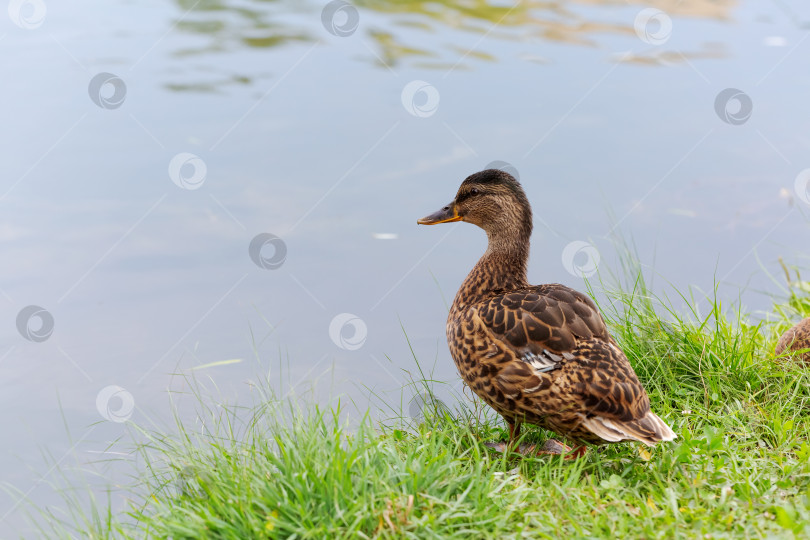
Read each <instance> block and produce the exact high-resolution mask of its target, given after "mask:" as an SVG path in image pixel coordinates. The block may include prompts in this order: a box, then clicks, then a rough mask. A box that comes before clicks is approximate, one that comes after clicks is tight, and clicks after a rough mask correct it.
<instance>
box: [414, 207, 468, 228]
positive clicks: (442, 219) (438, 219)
mask: <svg viewBox="0 0 810 540" xmlns="http://www.w3.org/2000/svg"><path fill="white" fill-rule="evenodd" d="M452 221H461V216H460V215H458V210H457V209H456V203H455V202H451V203H450V204H448V205H447V206H445V207H444V208H442V209H441V210H439V211H437V212H433V213H432V214H430V215H429V216H425V217H423V218H422V219H419V220H417V221H416V223H417V224H418V225H437V224H439V223H450V222H452Z"/></svg>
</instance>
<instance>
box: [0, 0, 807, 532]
mask: <svg viewBox="0 0 810 540" xmlns="http://www.w3.org/2000/svg"><path fill="white" fill-rule="evenodd" d="M458 4H459V5H458V6H457V5H455V3H453V2H435V1H433V2H426V1H425V2H423V1H410V2H387V1H382V0H380V1H363V2H358V3H357V4H356V5H357V9H356V10H355V9H354V8H347V7H342V8H340V9H337V8H339V7H340V6H336V5H332V6H331V8H332V10H331V11H329V10H328V9H327V11H326V12H324V11H323V9H324V6H325V5H326V2H306V3H302V2H297V1H278V2H271V1H255V0H242V1H238V2H237V1H233V2H230V1H219V0H203V1H201V2H199V1H198V2H192V1H189V0H184V1H178V2H169V1H162V2H158V1H144V2H137V3H136V2H131V1H123V0H120V1H117V2H115V1H112V2H106V3H105V4H104V5H103V6H101V5H99V4H98V3H91V2H87V1H85V0H80V1H77V2H73V3H72V4H71V6H70V7H69V8H68V6H67V5H61V4H58V3H56V2H47V1H46V2H45V3H42V2H41V1H36V2H34V1H32V0H28V1H16V2H11V6H10V8H9V17H2V19H3V20H2V22H0V51H2V55H3V59H4V61H3V63H2V67H0V75H1V76H2V80H3V85H2V86H1V87H0V96H2V103H3V124H4V127H3V129H2V130H0V147H2V149H3V156H4V159H3V160H2V171H3V174H2V176H0V215H1V216H2V218H0V239H2V245H3V254H2V260H3V264H2V265H0V305H2V321H0V374H2V376H0V429H1V430H2V433H3V435H2V442H3V444H2V450H1V452H2V454H0V455H2V460H1V461H2V462H0V478H2V480H3V481H4V482H5V483H7V484H9V485H11V486H14V488H16V489H17V490H19V491H20V492H21V493H23V494H25V495H26V497H27V498H29V499H31V500H33V501H34V502H36V503H37V504H39V505H51V506H52V507H53V508H58V507H59V506H60V504H59V500H60V499H59V497H58V495H57V494H55V493H54V491H53V489H52V488H51V486H50V482H53V481H56V480H58V479H59V478H60V477H61V475H63V474H64V475H67V476H68V477H69V478H71V479H74V480H77V481H78V479H81V478H82V476H83V475H84V476H88V475H87V474H85V473H82V472H74V471H96V472H97V473H99V474H101V475H103V476H107V477H109V478H111V479H112V480H111V481H112V482H113V483H116V482H125V481H126V478H125V472H123V471H124V469H125V468H122V467H123V465H122V464H120V463H119V464H116V463H108V462H101V463H100V461H102V460H106V459H108V458H110V457H113V458H114V457H123V458H124V462H123V463H124V464H125V463H127V458H126V456H121V455H119V454H116V452H126V450H127V449H128V441H129V440H130V439H129V435H128V433H129V431H128V428H127V425H128V424H127V422H123V420H129V421H131V422H135V423H139V424H142V425H147V426H150V425H158V426H160V425H163V424H166V423H167V421H168V419H169V418H170V416H171V413H170V411H171V403H170V397H169V393H168V392H167V389H174V390H179V391H182V390H184V389H185V385H184V384H183V382H182V379H181V377H180V376H178V375H177V374H181V375H186V376H188V375H194V376H196V377H198V378H199V379H200V380H203V381H205V384H206V385H208V387H209V388H211V389H212V393H214V394H215V395H216V396H218V397H219V398H220V399H222V400H228V401H231V402H233V401H235V400H237V399H238V400H240V401H243V400H249V399H250V396H251V395H252V394H255V392H252V390H251V386H250V384H249V381H251V380H255V379H257V378H259V377H261V375H262V374H263V373H268V372H270V373H272V376H271V380H273V381H275V382H274V383H273V384H274V385H275V388H276V391H277V392H278V393H279V394H280V395H287V394H288V393H290V392H295V393H296V394H302V393H306V392H307V389H308V388H311V386H312V384H313V381H315V380H319V379H320V380H321V382H320V383H319V384H318V388H319V391H318V392H317V394H316V398H317V399H318V400H320V401H321V402H327V401H329V399H333V398H337V397H340V396H343V397H344V400H345V398H347V397H349V398H352V399H354V401H355V403H356V404H357V406H358V407H359V408H360V409H362V408H364V407H366V406H367V405H368V404H369V402H370V400H369V398H368V396H369V392H370V390H373V391H374V392H375V393H377V394H378V395H380V396H382V397H383V398H384V399H388V398H389V397H390V399H391V401H392V402H397V403H398V402H399V398H400V395H401V392H400V389H401V387H402V386H403V384H404V383H405V381H406V375H405V373H404V372H403V370H411V371H412V370H414V369H415V364H414V361H413V359H412V357H411V354H410V351H409V349H408V343H407V341H406V339H405V335H404V333H403V330H402V328H401V326H400V325H402V327H404V329H405V331H406V332H407V334H408V337H409V338H410V340H411V343H412V345H413V347H414V350H415V352H416V354H417V355H418V356H419V358H420V359H421V360H422V361H423V362H424V363H426V364H427V365H428V366H430V365H433V364H434V362H435V376H436V377H437V378H438V379H442V380H446V381H448V382H450V383H455V381H457V377H456V374H455V368H454V367H453V366H452V363H451V361H450V359H449V354H448V352H447V349H446V345H445V342H444V339H445V338H444V320H445V315H446V302H449V301H450V299H451V298H452V295H453V294H454V293H455V289H456V288H457V286H458V284H459V283H460V281H461V280H462V279H463V277H464V275H465V274H466V272H467V271H468V270H469V268H470V267H471V266H472V265H473V264H474V262H475V261H476V260H477V258H478V256H479V255H480V254H481V252H482V250H483V249H484V246H485V237H484V235H483V233H482V232H481V231H479V230H477V229H475V228H474V227H472V226H469V225H465V224H453V225H447V226H442V227H434V228H425V227H417V226H416V225H415V221H416V219H417V218H418V217H421V216H423V215H425V214H427V213H429V212H432V211H433V210H436V209H437V208H438V207H440V206H442V205H443V204H445V203H446V202H448V201H449V200H450V199H451V198H452V197H453V195H454V193H455V190H456V188H457V187H458V184H459V183H460V181H461V180H462V179H463V178H464V177H465V176H467V175H468V174H470V173H472V172H475V171H477V170H480V169H482V168H484V167H485V166H486V165H487V164H489V163H491V162H493V161H496V160H500V161H505V162H508V163H509V164H511V165H512V166H513V167H514V168H515V169H516V170H517V171H518V172H519V175H520V178H521V181H522V183H523V184H524V186H525V188H526V191H527V193H528V196H529V198H530V200H531V201H532V204H533V206H534V210H535V215H536V216H537V220H536V228H535V235H534V244H533V250H532V264H531V269H530V276H531V278H532V279H533V280H534V281H536V282H549V281H561V282H565V283H567V284H570V285H572V286H576V287H583V286H584V281H583V279H582V275H581V274H582V273H583V272H585V273H590V271H591V270H594V269H595V267H597V266H598V267H599V268H600V269H602V270H606V269H610V268H615V267H616V249H615V247H614V244H613V243H612V240H611V238H612V237H614V236H615V235H617V234H620V235H622V236H623V237H624V238H627V239H632V241H633V242H634V243H635V245H636V248H637V251H638V254H639V257H640V260H641V262H642V263H643V264H644V265H645V266H646V267H647V269H648V271H649V275H650V276H654V279H655V283H656V284H657V285H659V287H658V290H660V291H665V290H666V287H665V286H666V284H667V283H671V284H673V285H675V286H676V287H679V288H682V289H683V288H686V287H688V286H690V285H694V286H696V287H699V288H700V289H702V290H711V288H712V286H713V283H714V282H715V281H719V282H721V283H722V286H721V288H720V295H721V297H723V298H724V299H726V300H727V301H729V302H731V301H736V300H737V299H738V298H739V297H740V296H741V295H742V300H743V302H744V303H745V304H746V305H747V306H748V307H750V309H751V310H752V311H756V312H757V313H760V314H761V313H762V312H763V311H765V310H767V309H768V306H769V302H770V300H769V296H768V295H770V294H779V293H780V288H779V282H780V280H782V278H781V275H780V274H779V272H780V270H779V265H778V262H777V259H778V257H779V256H782V257H783V258H784V259H785V261H786V262H787V263H788V264H793V265H798V266H803V267H805V268H806V267H807V266H808V249H807V237H808V223H809V222H808V219H807V216H808V210H810V195H808V191H807V189H806V188H807V179H806V177H805V176H802V175H801V174H800V173H801V172H802V171H803V170H805V169H808V168H810V133H809V132H808V129H807V126H808V113H810V106H808V104H807V95H808V91H810V71H808V69H807V66H808V63H807V59H808V55H810V40H808V39H807V37H808V28H810V6H807V5H805V3H804V2H799V1H798V0H782V1H781V2H779V3H777V2H766V1H758V2H755V1H753V0H751V1H733V0H726V1H709V0H684V1H682V2H677V3H673V2H663V1H661V2H625V1H623V0H622V1H620V0H615V1H613V0H607V1H603V2H594V1H585V0H582V1H581V2H579V1H570V2H563V1H560V2H534V1H524V2H521V3H517V4H515V3H514V2H511V1H497V2H496V1H490V2H486V1H476V2H463V3H458ZM462 6H463V7H462ZM18 8H19V9H18ZM43 8H44V11H43ZM648 8H660V9H664V10H666V11H667V12H666V13H660V12H657V11H648V12H643V11H642V10H644V9H648ZM324 21H325V22H324ZM325 23H326V24H325ZM26 27H27V28H26ZM328 30H331V32H330V31H328ZM335 34H337V35H335ZM341 34H344V35H341ZM104 74H106V75H104ZM726 89H736V91H735V90H731V91H727V92H725V93H723V91H725V90H726ZM808 176H810V174H808ZM797 188H798V190H797ZM576 242H578V243H576ZM251 245H252V246H253V247H252V248H251V247H250V246H251ZM262 245H264V247H263V248H262ZM596 253H598V254H599V255H598V258H599V262H598V265H597V264H596V263H597V261H596V257H597V255H596ZM262 266H264V268H263V267H262ZM578 269H579V270H578ZM769 274H773V275H775V276H776V278H775V280H776V281H774V280H772V279H771V278H770V277H769ZM741 289H742V290H743V292H742V293H741V292H740V291H741ZM27 306H39V307H41V308H42V310H44V311H41V310H37V309H36V308H31V309H29V310H27V311H26V310H25V308H26V307H27ZM51 321H52V323H51ZM51 330H52V332H51ZM23 334H26V335H27V338H26V337H25V336H23ZM212 363H218V365H214V366H209V364H212ZM206 366H207V367H206ZM192 368H198V369H195V370H192ZM282 368H283V369H282ZM176 399H178V398H177V397H176ZM179 399H180V400H181V401H182V398H179ZM192 421H193V417H192ZM104 452H108V454H105V453H104ZM88 481H89V480H88ZM94 482H96V483H97V481H94ZM101 483H102V484H103V483H104V482H101ZM124 496H125V493H120V492H116V493H115V494H114V495H113V500H114V503H115V504H116V505H118V506H120V505H121V502H122V501H123V500H124ZM17 500H18V498H17V497H14V496H9V495H7V494H5V493H3V494H0V536H2V537H16V536H19V535H25V534H31V533H30V531H29V529H27V528H26V526H25V525H24V520H23V516H22V513H23V510H24V509H25V508H26V505H24V504H23V505H18V504H17Z"/></svg>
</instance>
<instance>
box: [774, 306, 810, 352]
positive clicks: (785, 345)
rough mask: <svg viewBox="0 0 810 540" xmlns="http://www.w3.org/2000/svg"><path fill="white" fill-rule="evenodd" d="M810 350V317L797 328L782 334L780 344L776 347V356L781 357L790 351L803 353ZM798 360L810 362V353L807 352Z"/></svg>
mask: <svg viewBox="0 0 810 540" xmlns="http://www.w3.org/2000/svg"><path fill="white" fill-rule="evenodd" d="M804 349H810V317H808V318H806V319H804V320H802V321H801V322H799V323H798V324H797V325H796V326H794V327H793V328H791V329H790V330H788V331H787V332H785V333H784V334H782V337H780V338H779V343H777V345H776V351H775V352H776V356H781V355H783V354H785V353H786V352H788V351H801V350H804ZM797 358H799V359H801V360H803V361H805V362H810V351H805V352H803V353H801V354H799V355H797Z"/></svg>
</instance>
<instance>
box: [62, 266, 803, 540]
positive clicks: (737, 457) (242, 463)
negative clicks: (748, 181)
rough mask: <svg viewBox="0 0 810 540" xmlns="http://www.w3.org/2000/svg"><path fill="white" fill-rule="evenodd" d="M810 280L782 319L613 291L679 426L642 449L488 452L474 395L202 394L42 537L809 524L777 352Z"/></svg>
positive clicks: (796, 416)
mask: <svg viewBox="0 0 810 540" xmlns="http://www.w3.org/2000/svg"><path fill="white" fill-rule="evenodd" d="M805 286H806V284H803V283H802V282H801V281H800V280H799V281H797V282H795V283H793V284H792V287H791V289H790V297H789V298H788V300H787V301H786V302H784V303H782V304H780V305H779V306H776V308H775V312H776V313H777V320H775V321H771V322H761V323H757V324H755V323H752V322H750V321H749V320H748V319H747V318H746V317H745V316H743V315H742V314H741V313H740V311H739V310H735V309H729V310H727V311H724V310H723V309H722V308H721V304H720V302H719V301H717V300H715V299H712V298H708V299H705V298H704V299H695V298H692V297H688V296H681V297H680V298H678V299H677V301H678V303H679V304H684V305H688V306H693V307H692V308H689V309H688V310H687V314H686V315H683V314H682V313H679V312H678V311H677V310H675V309H673V308H672V307H670V306H671V304H670V303H668V302H662V301H659V300H655V299H653V298H651V296H650V292H649V291H648V290H647V288H646V286H645V284H644V282H643V281H642V280H641V279H638V280H636V281H635V282H632V283H629V284H627V285H626V286H624V287H622V289H621V290H616V291H613V292H608V293H607V300H603V302H602V304H603V305H602V306H601V307H602V309H603V311H604V314H605V317H606V318H607V319H608V321H609V324H610V326H611V330H612V332H613V334H614V336H615V337H616V339H617V341H618V342H619V343H620V345H621V346H622V347H623V348H624V350H625V352H626V353H627V355H628V357H629V359H630V361H631V363H632V364H633V366H634V367H635V369H636V372H637V373H638V375H639V377H640V378H641V379H642V381H643V382H644V383H645V385H646V388H647V390H648V392H649V394H650V399H651V401H652V403H653V409H654V410H655V411H656V412H657V413H658V414H659V415H660V416H661V417H662V418H664V419H665V420H666V421H667V422H668V423H669V424H670V425H671V426H672V427H673V429H674V430H675V432H676V433H677V434H678V439H677V440H676V441H675V442H672V443H667V444H663V445H659V446H657V447H655V448H654V449H651V450H650V451H649V452H647V451H644V450H642V449H640V447H639V446H638V445H636V444H630V443H624V444H618V445H612V446H610V447H606V448H604V449H601V450H593V449H591V450H590V451H589V452H588V454H587V456H586V457H585V458H583V459H581V460H577V461H573V462H572V461H564V460H562V459H561V458H558V457H554V458H549V457H542V458H531V457H519V456H514V455H513V456H504V455H500V454H495V453H493V452H492V451H490V450H489V449H488V448H486V447H485V446H484V444H483V443H484V442H486V441H494V440H499V439H503V438H504V437H505V433H504V429H503V427H502V424H501V423H499V422H498V421H497V419H496V418H495V417H494V416H493V415H492V414H490V413H488V412H487V410H486V408H482V407H481V405H480V403H478V402H474V401H473V402H470V401H469V400H467V401H465V402H462V403H463V404H462V406H461V407H460V409H458V410H456V411H455V412H454V413H452V414H437V415H431V416H430V417H429V418H428V419H427V420H425V421H424V422H422V423H421V424H419V425H411V426H410V427H408V426H407V425H406V424H404V423H403V422H401V421H397V420H396V419H394V420H392V421H390V422H386V423H384V425H380V424H379V423H375V422H372V421H371V420H370V419H369V418H368V417H366V418H364V419H363V420H362V421H360V422H355V423H354V425H353V426H352V427H348V424H347V423H346V421H345V415H344V414H343V413H342V411H341V410H340V409H339V408H338V409H336V410H328V411H319V410H317V409H316V410H310V411H309V412H308V413H306V414H304V413H302V412H301V411H300V410H297V409H296V408H295V407H294V406H292V405H290V404H289V403H283V402H278V401H276V400H274V399H273V398H272V396H267V397H266V398H265V399H264V400H263V404H262V405H261V406H260V407H259V408H257V409H255V410H252V411H245V410H229V409H225V408H222V407H216V406H212V407H210V408H206V409H205V412H206V414H207V415H208V416H209V422H208V424H209V425H210V426H212V427H211V428H210V429H212V430H213V431H209V432H207V434H206V435H200V434H199V433H197V434H193V433H192V430H191V429H189V430H186V429H183V428H182V426H180V427H181V432H180V435H179V436H166V435H161V434H156V433H144V436H146V437H147V438H148V442H147V443H146V444H144V445H142V446H141V447H140V448H139V451H140V454H141V458H142V460H143V461H144V463H146V466H145V470H144V475H143V481H142V482H141V483H140V484H139V485H137V486H135V487H134V488H133V490H134V493H135V495H134V497H135V498H134V499H133V501H132V504H131V507H130V510H129V512H128V514H127V515H126V516H113V515H111V514H110V513H109V512H107V510H106V508H105V507H104V506H103V505H100V506H95V507H94V509H93V510H91V511H90V514H91V515H87V513H86V511H85V514H82V516H83V517H81V519H76V518H75V517H74V521H73V523H67V524H65V523H61V524H60V523H57V522H56V521H55V520H53V519H52V520H51V522H50V526H52V527H53V530H52V531H50V533H49V534H57V535H59V536H70V535H71V534H72V533H74V529H73V528H74V527H77V526H78V527H79V528H80V529H82V530H83V532H82V533H81V535H80V536H90V537H94V538H121V537H135V538H141V537H156V538H173V539H181V538H189V539H192V538H232V539H247V538H454V537H455V538H521V537H526V538H540V537H553V538H559V537H569V538H581V537H635V538H672V537H682V538H695V537H698V536H700V537H705V538H724V537H756V538H761V537H781V538H793V537H808V536H810V443H808V434H809V433H808V432H809V431H810V422H808V417H809V416H810V369H809V368H808V367H807V366H804V365H802V364H800V363H799V362H798V361H794V360H792V359H790V358H788V359H784V360H779V361H776V360H774V358H773V356H772V350H773V346H774V345H775V342H776V340H777V339H778V335H779V333H780V332H781V331H783V330H784V329H786V328H787V327H788V326H789V325H790V324H791V322H795V321H796V320H798V318H799V317H800V316H806V315H808V314H810V300H808V289H806V288H805ZM696 304H697V305H696ZM701 306H702V308H701ZM424 384H426V385H428V386H429V384H430V383H424ZM245 419H247V420H245ZM358 424H359V425H358ZM548 435H549V434H548V433H544V432H542V431H540V430H538V429H535V430H529V431H528V433H527V434H526V435H525V438H526V439H533V440H541V439H543V438H545V437H546V436H548ZM63 521H64V520H63Z"/></svg>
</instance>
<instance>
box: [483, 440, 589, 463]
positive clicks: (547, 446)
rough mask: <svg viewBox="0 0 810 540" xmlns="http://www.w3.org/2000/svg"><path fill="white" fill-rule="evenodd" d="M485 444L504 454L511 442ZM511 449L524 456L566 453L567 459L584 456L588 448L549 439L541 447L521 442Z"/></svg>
mask: <svg viewBox="0 0 810 540" xmlns="http://www.w3.org/2000/svg"><path fill="white" fill-rule="evenodd" d="M484 446H486V447H487V448H492V449H493V450H495V451H496V452H500V453H502V454H503V453H505V452H506V451H507V450H509V444H508V443H505V442H497V443H490V442H488V443H484ZM511 451H512V452H515V453H518V454H522V455H524V456H559V455H564V456H565V459H577V458H581V457H582V456H584V455H585V453H586V452H587V449H586V448H585V447H584V446H578V447H576V448H575V449H573V450H571V447H570V446H567V445H565V444H563V443H561V442H560V441H558V440H557V439H548V440H547V441H546V442H544V443H543V444H542V445H540V447H538V446H537V445H536V444H521V445H520V446H519V447H518V448H514V447H513V448H511Z"/></svg>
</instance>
